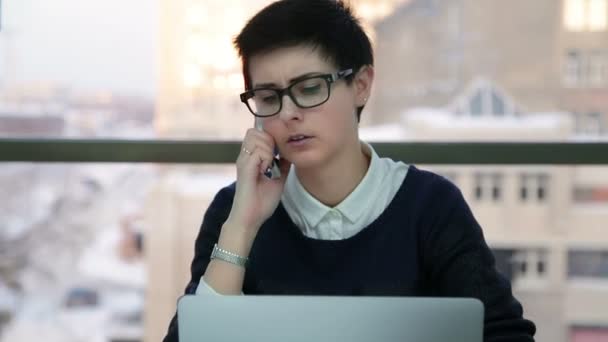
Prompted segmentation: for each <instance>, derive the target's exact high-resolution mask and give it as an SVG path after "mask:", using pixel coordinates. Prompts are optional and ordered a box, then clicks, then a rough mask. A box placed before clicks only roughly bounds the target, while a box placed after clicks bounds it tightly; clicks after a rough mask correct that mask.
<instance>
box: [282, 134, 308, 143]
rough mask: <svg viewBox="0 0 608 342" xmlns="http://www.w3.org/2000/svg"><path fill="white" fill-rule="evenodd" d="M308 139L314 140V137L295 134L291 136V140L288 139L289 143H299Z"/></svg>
mask: <svg viewBox="0 0 608 342" xmlns="http://www.w3.org/2000/svg"><path fill="white" fill-rule="evenodd" d="M308 138H312V136H310V135H305V134H293V135H290V136H289V138H288V139H287V142H288V143H290V142H297V141H302V140H305V139H308Z"/></svg>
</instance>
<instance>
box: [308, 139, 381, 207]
mask: <svg viewBox="0 0 608 342" xmlns="http://www.w3.org/2000/svg"><path fill="white" fill-rule="evenodd" d="M350 146H352V147H350V148H348V149H346V150H343V151H342V153H340V154H339V157H338V158H335V159H334V160H332V161H331V162H330V163H325V164H324V165H323V166H321V167H316V168H315V169H306V170H299V169H296V174H297V176H298V180H299V181H300V183H301V184H302V186H303V187H304V189H306V191H308V192H309V193H310V194H311V195H312V196H313V197H314V198H316V199H317V200H319V201H320V202H321V203H323V204H325V205H327V206H329V207H335V206H336V205H338V204H339V203H340V202H342V201H343V200H344V199H345V198H346V197H347V196H348V195H349V194H350V193H351V192H352V191H353V190H354V189H355V188H356V187H357V185H359V183H361V180H362V179H363V177H365V174H366V172H367V169H368V167H369V163H370V158H371V157H368V156H366V155H365V154H364V153H363V150H362V146H361V143H358V144H354V145H350ZM353 166H354V167H353Z"/></svg>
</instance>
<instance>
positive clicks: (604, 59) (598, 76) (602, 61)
mask: <svg viewBox="0 0 608 342" xmlns="http://www.w3.org/2000/svg"><path fill="white" fill-rule="evenodd" d="M588 67H589V85H590V86H596V87H598V86H599V87H601V86H604V85H607V84H608V51H602V50H595V51H591V53H590V54H589V66H588Z"/></svg>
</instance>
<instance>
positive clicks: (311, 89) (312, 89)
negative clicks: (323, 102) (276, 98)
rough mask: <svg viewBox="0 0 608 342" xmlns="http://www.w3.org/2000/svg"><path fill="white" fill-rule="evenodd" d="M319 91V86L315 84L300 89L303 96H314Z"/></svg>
mask: <svg viewBox="0 0 608 342" xmlns="http://www.w3.org/2000/svg"><path fill="white" fill-rule="evenodd" d="M319 90H321V85H319V84H315V85H311V86H306V87H302V89H301V91H302V93H303V94H316V93H318V92H319Z"/></svg>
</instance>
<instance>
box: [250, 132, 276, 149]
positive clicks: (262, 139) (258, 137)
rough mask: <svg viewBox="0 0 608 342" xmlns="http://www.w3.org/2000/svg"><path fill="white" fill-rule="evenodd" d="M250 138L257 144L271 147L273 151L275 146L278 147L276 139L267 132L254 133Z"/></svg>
mask: <svg viewBox="0 0 608 342" xmlns="http://www.w3.org/2000/svg"><path fill="white" fill-rule="evenodd" d="M250 138H251V139H252V140H253V141H255V142H256V144H261V145H264V146H268V147H270V149H273V148H274V146H275V145H276V144H275V141H274V138H273V137H272V136H271V135H270V134H268V133H266V132H260V131H255V132H252V133H251V137H250Z"/></svg>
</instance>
